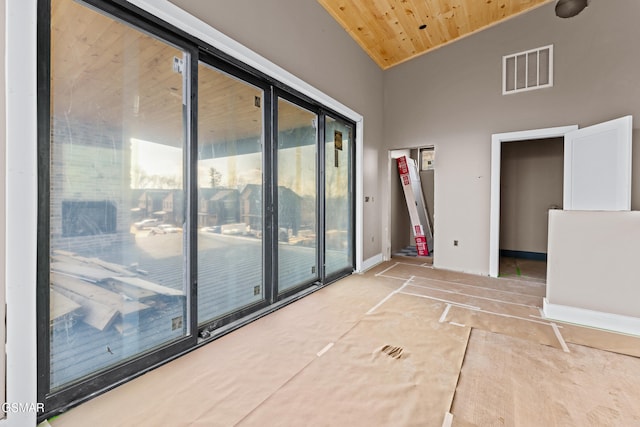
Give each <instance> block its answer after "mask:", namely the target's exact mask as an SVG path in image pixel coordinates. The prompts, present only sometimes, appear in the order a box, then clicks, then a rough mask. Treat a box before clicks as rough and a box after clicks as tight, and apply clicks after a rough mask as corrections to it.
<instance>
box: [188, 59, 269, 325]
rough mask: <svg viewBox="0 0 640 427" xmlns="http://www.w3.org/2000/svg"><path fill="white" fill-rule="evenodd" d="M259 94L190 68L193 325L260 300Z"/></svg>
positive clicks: (220, 76)
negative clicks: (195, 229) (194, 90)
mask: <svg viewBox="0 0 640 427" xmlns="http://www.w3.org/2000/svg"><path fill="white" fill-rule="evenodd" d="M262 98H263V92H262V90H261V89H259V88H256V87H254V86H251V85H249V84H247V83H244V82H242V81H240V80H238V79H236V78H234V77H231V76H229V75H227V74H225V73H223V72H220V71H218V70H216V69H214V68H212V67H209V66H208V65H206V64H203V63H200V64H199V67H198V226H199V233H198V321H199V323H201V324H202V323H205V322H208V321H210V320H214V319H217V318H220V317H222V316H224V315H227V314H230V313H233V312H234V311H237V310H239V309H242V308H244V307H247V306H249V305H251V304H255V303H259V302H261V301H263V300H264V284H263V273H262V270H263V269H262V258H263V257H262V230H263V225H262V223H263V220H262V209H263V202H262V200H263V199H262V145H263V124H262V121H263V119H262V117H263V112H262Z"/></svg>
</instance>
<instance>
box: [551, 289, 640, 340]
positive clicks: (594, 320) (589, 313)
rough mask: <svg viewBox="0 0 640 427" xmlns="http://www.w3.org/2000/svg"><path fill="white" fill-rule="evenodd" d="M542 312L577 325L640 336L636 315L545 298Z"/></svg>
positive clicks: (554, 318)
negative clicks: (626, 314)
mask: <svg viewBox="0 0 640 427" xmlns="http://www.w3.org/2000/svg"><path fill="white" fill-rule="evenodd" d="M543 312H544V315H545V317H546V318H548V319H550V320H558V321H561V322H567V323H575V324H577V325H584V326H589V327H592V328H598V329H607V330H610V331H614V332H620V333H622V334H629V335H638V336H640V318H638V317H631V316H623V315H620V314H613V313H605V312H602V311H594V310H587V309H586V308H578V307H570V306H567V305H560V304H551V303H549V301H547V299H546V298H545V299H544V302H543Z"/></svg>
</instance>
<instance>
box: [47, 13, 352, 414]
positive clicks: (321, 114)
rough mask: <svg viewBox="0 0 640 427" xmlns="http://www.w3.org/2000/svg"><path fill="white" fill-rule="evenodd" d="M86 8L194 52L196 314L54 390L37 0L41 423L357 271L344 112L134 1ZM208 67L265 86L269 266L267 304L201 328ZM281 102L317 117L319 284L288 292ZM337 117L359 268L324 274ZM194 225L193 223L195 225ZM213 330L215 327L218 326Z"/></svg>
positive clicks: (191, 246)
mask: <svg viewBox="0 0 640 427" xmlns="http://www.w3.org/2000/svg"><path fill="white" fill-rule="evenodd" d="M75 1H77V2H78V3H80V4H81V5H83V6H84V7H88V8H90V9H93V10H95V11H97V12H98V13H102V14H104V15H106V16H108V17H110V18H112V19H115V20H117V21H120V22H123V23H125V24H126V25H130V26H132V27H134V28H136V29H138V30H140V31H143V32H146V33H149V34H151V35H153V36H154V37H157V38H159V39H160V40H163V41H166V42H169V43H171V44H173V45H175V46H176V47H179V48H180V49H183V50H184V51H185V52H187V53H189V55H190V73H191V76H190V77H191V78H190V87H189V92H190V94H189V102H190V109H189V112H188V118H189V121H188V133H189V136H190V137H189V138H187V141H188V143H187V145H186V148H187V150H188V154H187V156H186V159H187V160H186V163H187V164H186V165H185V167H186V171H187V173H188V180H187V181H186V182H187V183H186V184H185V188H186V195H187V197H188V205H187V211H188V212H187V213H188V222H187V223H188V224H190V225H191V226H190V227H189V230H188V239H187V242H188V243H187V245H188V250H187V253H188V254H189V256H188V260H187V266H188V278H187V280H188V286H189V289H190V294H189V295H188V298H187V301H188V306H189V310H190V325H189V327H190V329H189V331H190V333H189V335H186V336H185V337H183V338H181V339H180V340H178V341H176V342H172V343H171V344H169V345H165V346H163V347H161V348H159V349H155V350H152V351H150V352H146V353H143V354H142V355H139V356H136V357H134V358H132V359H130V360H127V361H124V362H122V363H120V364H118V365H116V366H114V367H111V368H108V369H105V370H102V371H100V372H99V373H97V374H93V375H90V376H87V377H85V378H83V379H81V380H79V381H77V382H74V383H73V384H72V385H70V386H64V387H62V388H61V389H60V390H56V391H54V392H51V391H50V338H51V336H50V330H49V314H50V313H49V303H50V299H49V298H50V297H49V272H50V259H49V258H50V196H49V188H50V178H51V177H50V172H51V171H50V160H51V157H50V149H51V134H50V129H51V120H50V114H51V107H50V99H51V95H52V94H51V87H50V79H51V2H52V0H38V3H37V51H38V54H37V55H38V58H37V64H38V65H37V99H38V102H37V125H38V171H39V174H38V178H37V181H38V196H37V197H38V225H37V240H38V245H37V265H36V268H37V290H36V298H37V299H36V310H37V320H36V321H37V327H38V331H39V332H38V337H37V370H38V372H37V398H38V401H39V402H44V403H45V411H44V412H42V413H39V414H38V422H40V421H43V420H45V419H47V418H50V417H52V416H55V415H57V414H60V413H62V412H65V411H67V410H68V409H70V408H72V407H74V406H77V405H79V404H81V403H83V402H85V401H87V400H90V399H91V398H93V397H95V396H98V395H100V394H102V393H104V392H106V391H109V390H111V389H113V388H115V387H117V386H119V385H120V384H122V383H125V382H128V381H130V380H132V379H134V378H136V377H138V376H140V375H142V374H144V373H145V372H148V371H150V370H153V369H154V368H156V367H158V366H161V365H163V364H165V363H168V362H170V361H171V360H174V359H176V358H178V357H180V356H182V355H184V354H186V353H189V352H191V351H193V350H195V349H197V348H199V347H200V346H202V345H205V344H207V343H209V342H211V341H212V340H215V339H217V338H219V337H221V336H223V335H225V334H226V333H229V332H231V331H233V330H235V329H237V328H239V327H241V326H243V325H245V324H247V323H250V322H251V321H253V320H255V319H256V318H259V317H261V316H263V315H266V314H268V313H270V312H272V311H275V310H277V309H279V308H281V307H282V306H284V305H286V304H288V303H291V302H293V301H296V300H297V299H299V298H301V297H303V296H305V295H306V294H308V293H309V292H313V291H314V290H316V289H320V288H321V287H323V286H326V285H328V284H330V283H332V282H334V281H336V280H338V279H339V278H342V277H345V276H347V275H349V274H351V273H352V272H353V271H354V270H355V247H356V246H355V243H356V242H355V177H356V174H357V170H356V167H355V152H356V149H355V141H356V123H355V122H354V121H353V120H351V119H349V118H347V117H345V116H344V115H342V114H340V113H338V112H336V111H333V110H332V109H330V108H328V107H327V106H325V105H323V104H322V103H320V102H318V101H316V100H314V99H313V98H311V97H309V96H307V95H306V94H303V93H301V92H299V91H298V90H296V89H294V88H291V87H289V86H288V85H286V84H285V83H282V82H280V81H279V80H277V79H276V78H274V77H272V76H269V75H267V74H265V73H263V72H261V71H259V70H257V69H255V68H253V67H251V66H249V65H247V64H245V63H243V62H242V61H240V60H238V59H237V58H234V57H233V56H231V55H229V54H227V53H225V52H222V51H220V50H219V49H217V48H215V47H213V46H212V45H210V44H208V43H207V42H204V41H202V40H200V39H199V38H197V37H194V36H192V35H190V34H188V33H187V32H185V31H184V30H182V29H179V28H177V27H175V26H174V25H172V24H169V23H167V22H165V21H164V20H162V19H160V18H158V17H156V16H154V15H152V14H151V13H149V12H147V11H145V10H143V9H141V8H139V7H137V6H135V5H133V4H131V3H129V2H128V1H126V0H75ZM200 61H202V62H205V63H207V64H209V65H211V66H214V67H215V68H218V69H220V70H222V71H224V72H226V73H228V74H230V75H233V76H235V77H237V78H239V79H241V80H243V81H246V82H248V83H250V84H253V85H255V86H258V87H261V88H264V98H265V99H264V100H263V102H264V104H263V105H264V107H263V111H264V120H265V122H264V132H265V134H264V136H265V143H264V146H263V164H264V166H265V170H264V173H263V175H264V178H263V215H264V216H263V218H264V238H263V262H264V280H265V293H266V295H265V300H266V301H267V304H265V305H259V306H251V307H248V308H247V309H246V310H244V311H239V312H236V313H234V314H233V315H229V316H225V317H224V318H222V319H218V320H216V322H214V323H215V325H214V324H212V323H208V324H204V325H198V312H197V210H198V209H197V203H198V195H197V192H198V188H197V170H196V169H197V168H196V167H193V165H194V164H195V163H197V158H198V151H197V150H198V142H197V141H198V140H197V127H198V112H197V111H198V107H197V105H198V64H199V62H200ZM279 97H281V98H283V99H286V100H287V101H289V102H293V103H295V104H297V105H300V106H302V107H303V108H307V109H309V110H310V111H313V112H315V113H316V114H317V115H318V141H317V144H318V160H317V162H318V165H317V166H318V169H317V173H318V179H317V181H318V182H317V186H318V202H317V203H318V213H317V215H318V218H317V219H318V236H319V247H318V269H319V271H318V279H317V280H315V281H313V282H309V283H305V284H303V285H300V286H297V287H295V288H293V289H291V290H287V291H286V292H283V293H280V294H279V293H278V291H277V258H274V257H275V256H277V250H274V251H272V250H268V248H274V247H275V248H276V249H277V230H278V227H277V226H274V224H277V209H276V208H275V207H276V206H277V181H275V179H276V176H277V174H276V173H275V172H274V171H277V164H276V160H275V156H276V151H277V135H275V132H277V112H276V111H277V99H278V98H279ZM326 116H331V117H332V118H333V119H339V120H341V121H343V122H344V123H347V124H349V125H350V126H351V127H352V129H353V142H354V143H353V144H352V147H351V150H352V152H351V156H350V158H351V174H350V177H349V178H350V184H349V185H350V186H351V191H352V194H353V195H354V197H352V198H351V205H352V206H351V212H352V215H351V219H350V220H351V230H352V235H351V236H350V239H351V242H350V244H351V246H352V248H353V249H352V250H353V251H354V256H353V257H352V264H353V265H352V266H351V267H350V268H346V269H344V270H343V271H340V272H338V273H336V274H333V275H332V276H331V277H326V276H325V271H324V256H325V255H324V251H325V249H324V240H325V239H324V235H325V229H324V225H325V221H324V198H325V192H324V165H323V164H324V145H325V141H324V140H325V135H324V132H325V129H324V128H325V117H326ZM189 221H190V222H189ZM212 326H213V328H212Z"/></svg>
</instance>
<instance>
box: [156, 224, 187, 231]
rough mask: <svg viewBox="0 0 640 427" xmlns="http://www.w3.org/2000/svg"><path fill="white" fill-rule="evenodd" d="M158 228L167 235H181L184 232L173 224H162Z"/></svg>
mask: <svg viewBox="0 0 640 427" xmlns="http://www.w3.org/2000/svg"><path fill="white" fill-rule="evenodd" d="M158 228H159V229H160V230H162V231H164V232H165V233H179V232H181V231H182V228H180V227H176V226H175V225H173V224H160V225H159V226H158Z"/></svg>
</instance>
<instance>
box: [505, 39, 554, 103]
mask: <svg viewBox="0 0 640 427" xmlns="http://www.w3.org/2000/svg"><path fill="white" fill-rule="evenodd" d="M551 86H553V45H549V46H544V47H540V48H537V49H531V50H527V51H525V52H519V53H514V54H511V55H506V56H503V57H502V94H503V95H507V94H511V93H517V92H524V91H528V90H534V89H542V88H545V87H551Z"/></svg>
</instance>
